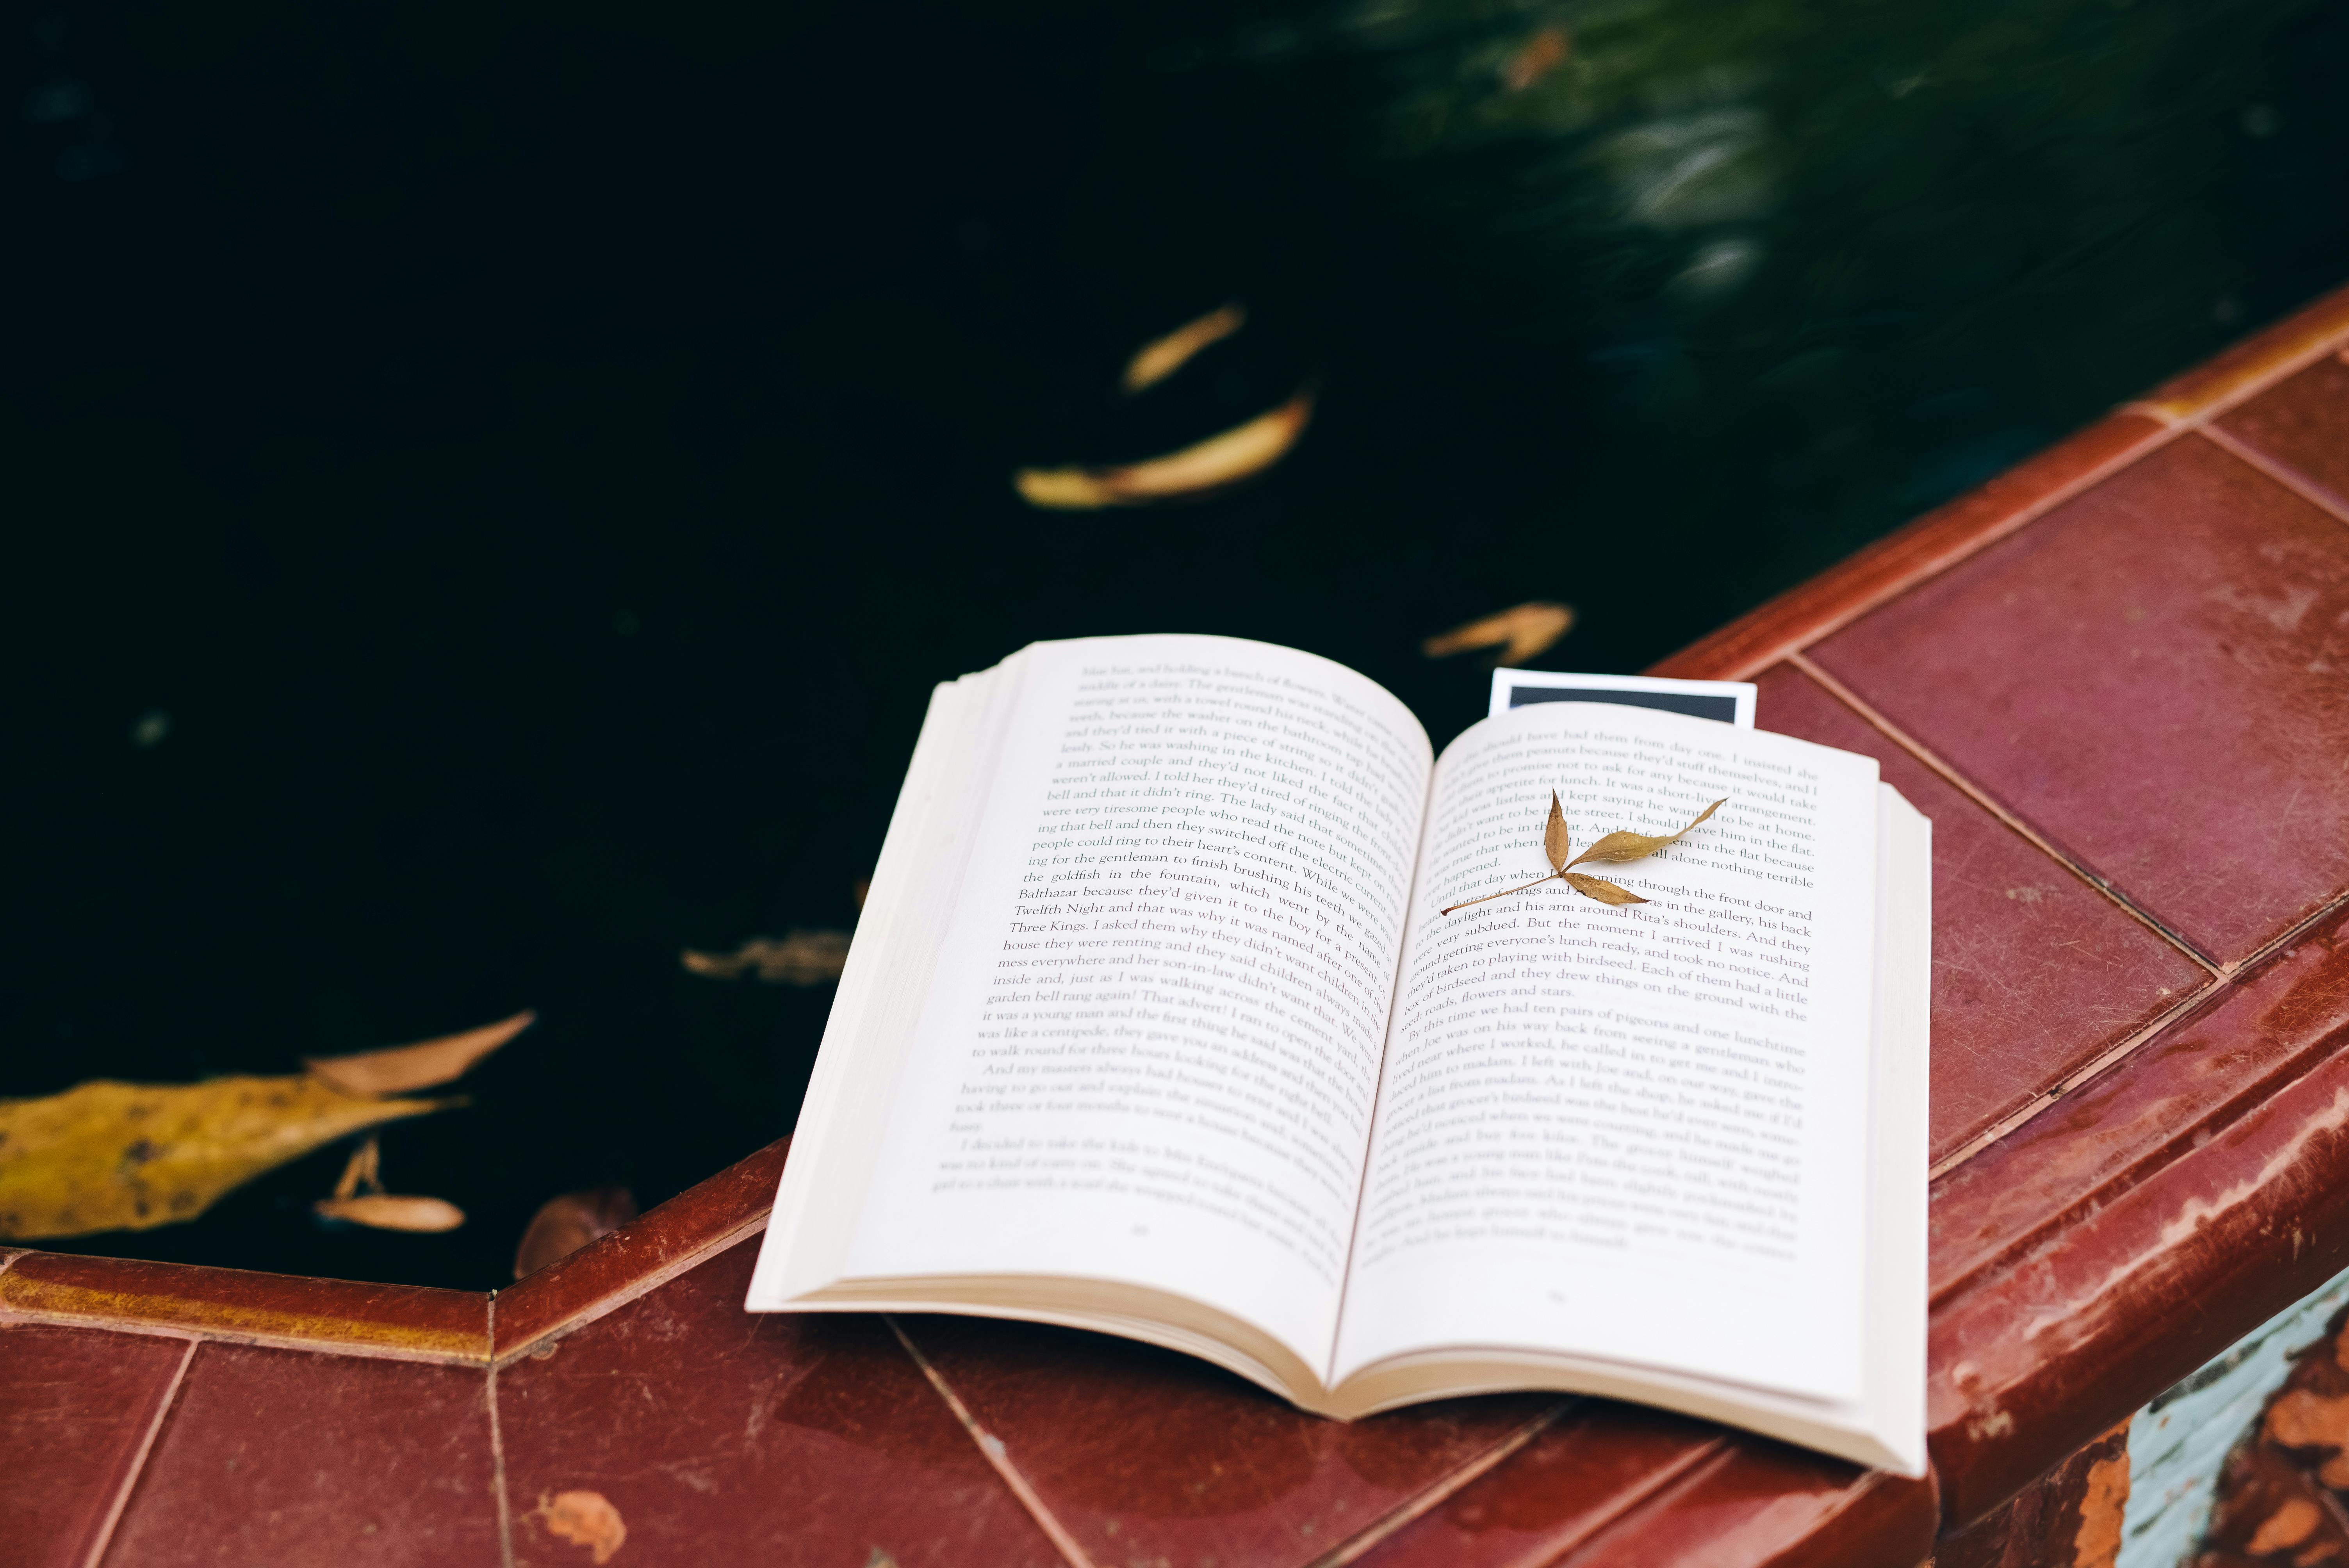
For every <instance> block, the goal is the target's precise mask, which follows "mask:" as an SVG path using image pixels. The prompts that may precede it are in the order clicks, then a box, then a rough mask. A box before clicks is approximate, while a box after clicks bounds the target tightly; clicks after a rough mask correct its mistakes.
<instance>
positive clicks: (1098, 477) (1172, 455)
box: [1012, 392, 1313, 511]
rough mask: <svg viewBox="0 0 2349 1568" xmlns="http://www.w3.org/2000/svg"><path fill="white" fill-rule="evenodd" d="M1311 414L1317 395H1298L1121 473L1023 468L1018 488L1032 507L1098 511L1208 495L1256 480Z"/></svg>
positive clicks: (1285, 449)
mask: <svg viewBox="0 0 2349 1568" xmlns="http://www.w3.org/2000/svg"><path fill="white" fill-rule="evenodd" d="M1312 417H1313V395H1312V394H1311V393H1309V392H1299V394H1298V395H1297V396H1296V397H1292V398H1290V399H1289V400H1288V402H1286V403H1284V404H1282V405H1281V406H1280V407H1278V408H1275V409H1273V410H1272V411H1270V412H1269V413H1266V414H1259V415H1257V417H1256V418H1253V419H1250V420H1249V421H1248V422H1247V424H1245V425H1237V426H1234V427H1233V428H1231V429H1228V430H1226V431H1224V432H1223V433H1222V434H1221V435H1216V436H1210V437H1208V438H1206V440H1204V441H1201V442H1200V443H1199V444H1198V445H1196V446H1193V447H1185V448H1184V449H1182V450H1181V451H1179V452H1169V453H1168V454H1167V455H1166V456H1164V457H1163V458H1150V459H1145V460H1144V461H1142V462H1138V463H1129V464H1126V465H1125V466H1123V467H1122V468H1107V469H1084V468H1072V469H1020V470H1019V472H1018V473H1016V474H1014V475H1013V476H1012V484H1013V486H1014V487H1015V488H1016V489H1017V490H1019V493H1020V495H1021V496H1023V497H1024V498H1026V500H1027V501H1028V504H1029V505H1030V506H1037V507H1042V508H1044V509H1046V510H1047V511H1100V510H1101V509H1102V508H1103V507H1112V506H1144V505H1147V504H1149V503H1150V502H1152V501H1162V500H1182V499H1184V498H1186V497H1190V496H1200V495H1206V494H1208V493H1210V492H1212V491H1215V490H1222V489H1224V488H1225V487H1226V486H1227V485H1234V484H1237V483H1238V482H1239V481H1241V480H1246V479H1251V478H1253V477H1255V476H1256V475H1257V474H1260V473H1262V472H1263V471H1264V470H1265V469H1268V468H1270V467H1272V465H1273V464H1275V463H1277V462H1278V461H1279V460H1280V459H1282V458H1284V457H1286V456H1288V449H1290V448H1291V447H1294V446H1295V445H1296V444H1297V439H1298V438H1299V436H1302V435H1303V434H1304V433H1305V427H1306V424H1307V422H1308V421H1309V420H1310V419H1311V418H1312Z"/></svg>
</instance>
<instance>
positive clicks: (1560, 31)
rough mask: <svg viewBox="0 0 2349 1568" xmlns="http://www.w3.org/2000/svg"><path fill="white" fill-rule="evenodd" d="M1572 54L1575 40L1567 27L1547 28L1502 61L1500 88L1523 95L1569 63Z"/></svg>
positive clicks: (1527, 40) (1528, 39)
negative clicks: (1567, 61) (1569, 35)
mask: <svg viewBox="0 0 2349 1568" xmlns="http://www.w3.org/2000/svg"><path fill="white" fill-rule="evenodd" d="M1572 53H1574V40H1573V39H1572V38H1570V37H1568V36H1567V31H1566V29H1565V28H1563V27H1544V28H1543V29H1542V30H1541V31H1540V32H1538V33H1536V34H1535V35H1534V36H1532V37H1530V38H1527V39H1526V41H1525V42H1524V43H1522V44H1520V45H1518V46H1517V47H1516V49H1515V50H1514V51H1512V52H1511V53H1510V55H1509V57H1508V58H1507V59H1506V60H1504V61H1502V62H1501V85H1502V86H1503V87H1505V88H1507V89H1508V90H1509V91H1511V92H1513V93H1521V92H1523V91H1525V90H1526V88H1529V87H1531V86H1533V85H1534V84H1535V83H1536V82H1537V81H1539V80H1541V79H1542V78H1543V77H1546V76H1547V75H1549V74H1550V72H1552V71H1554V70H1556V69H1557V68H1558V67H1560V66H1562V65H1564V64H1566V60H1567V57H1568V56H1569V55H1571V54H1572Z"/></svg>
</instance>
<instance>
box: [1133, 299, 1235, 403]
mask: <svg viewBox="0 0 2349 1568" xmlns="http://www.w3.org/2000/svg"><path fill="white" fill-rule="evenodd" d="M1246 325H1247V311H1246V310H1245V309H1244V308H1242V307H1241V306H1239V305H1237V304H1227V305H1225V306H1223V307H1221V308H1220V309H1217V310H1211V311H1209V312H1208V313H1207V314H1206V315H1203V316H1201V317H1199V318H1198V319H1197V320H1196V321H1186V322H1185V323H1184V324H1183V325H1181V326H1178V327H1176V328H1175V329H1174V331H1172V332H1170V333H1168V334H1167V335H1165V336H1164V337H1161V338H1156V339H1154V340H1153V341H1151V342H1149V343H1145V344H1143V346H1142V347H1141V348H1139V349H1138V350H1136V351H1135V353H1134V356H1133V358H1132V359H1130V360H1128V361H1127V362H1126V366H1125V374H1124V376H1123V377H1120V383H1121V385H1123V387H1125V389H1126V390H1127V391H1128V392H1140V391H1142V390H1143V389H1144V388H1145V387H1155V386H1156V385H1158V383H1160V382H1161V381H1164V380H1165V379H1166V378H1167V377H1169V376H1172V375H1174V372H1176V371H1177V370H1180V369H1182V368H1183V366H1185V365H1186V364H1188V363H1190V360H1191V356H1193V355H1195V354H1196V353H1198V352H1199V351H1200V350H1201V349H1203V348H1205V347H1206V346H1208V345H1209V344H1211V343H1221V342H1222V341H1223V340H1224V339H1225V338H1226V337H1229V336H1230V335H1232V334H1234V333H1236V332H1237V331H1238V330H1239V329H1240V328H1241V327H1243V326H1246Z"/></svg>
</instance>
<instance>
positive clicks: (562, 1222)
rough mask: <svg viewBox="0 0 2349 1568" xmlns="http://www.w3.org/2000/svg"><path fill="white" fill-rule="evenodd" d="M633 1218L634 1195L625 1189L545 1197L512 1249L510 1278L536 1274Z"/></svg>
mask: <svg viewBox="0 0 2349 1568" xmlns="http://www.w3.org/2000/svg"><path fill="white" fill-rule="evenodd" d="M635 1218H636V1196H635V1194H633V1193H631V1192H630V1191H628V1190H627V1189H626V1187H595V1188H591V1189H589V1190H588V1191H584V1192H565V1193H564V1194H563V1195H562V1196H561V1197H559V1198H549V1199H548V1200H547V1201H546V1202H544V1203H543V1204H542V1205H540V1207H539V1211H538V1212H537V1213H536V1214H533V1216H531V1222H530V1228H529V1229H528V1230H526V1231H524V1232H523V1233H522V1244H521V1245H520V1246H518V1247H516V1248H515V1249H514V1265H513V1270H514V1278H516V1279H520V1278H522V1277H523V1275H524V1274H536V1273H537V1272H538V1271H539V1270H541V1269H543V1268H544V1267H545V1266H546V1265H547V1264H551V1263H553V1262H554V1260H555V1259H557V1258H563V1257H568V1256H570V1255H571V1254H572V1253H575V1252H577V1251H578V1250H579V1249H580V1248H582V1247H584V1246H585V1245H586V1244H587V1243H590V1242H592V1241H595V1239H596V1238H597V1237H599V1236H608V1235H610V1234H611V1233H613V1232H614V1231H616V1230H618V1229H619V1228H620V1227H621V1226H622V1225H625V1224H626V1223H627V1222H629V1221H630V1220H633V1219H635Z"/></svg>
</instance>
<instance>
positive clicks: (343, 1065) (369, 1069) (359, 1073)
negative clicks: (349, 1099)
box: [302, 1009, 538, 1094]
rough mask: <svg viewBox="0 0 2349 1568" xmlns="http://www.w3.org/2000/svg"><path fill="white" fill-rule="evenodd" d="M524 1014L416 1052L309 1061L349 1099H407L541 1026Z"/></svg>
mask: <svg viewBox="0 0 2349 1568" xmlns="http://www.w3.org/2000/svg"><path fill="white" fill-rule="evenodd" d="M537 1018H538V1015H537V1014H536V1013H533V1012H530V1011H528V1010H527V1009H525V1010H524V1011H523V1012H520V1013H516V1014H515V1015H514V1016H512V1017H511V1018H507V1019H504V1020H502V1021H501V1022H499V1023H495V1024H489V1025H485V1026H482V1027H481V1028H478V1029H467V1030H465V1031H464V1032H463V1033H462V1034H457V1035H444V1036H442V1037H440V1038H439V1039H437V1040H425V1041H422V1042H420V1043H419V1044H417V1045H413V1046H393V1047H388V1048H387V1049H384V1050H380V1051H359V1052H357V1053H356V1054H354V1055H351V1056H347V1057H303V1058H302V1065H303V1066H304V1067H305V1068H309V1069H310V1076H311V1077H313V1078H320V1079H323V1080H324V1081H325V1082H326V1083H328V1084H331V1085H332V1086H333V1087H335V1088H338V1089H341V1090H342V1091H343V1092H344V1093H345V1094H405V1093H407V1092H408V1091H409V1089H415V1088H431V1087H432V1086H433V1085H434V1084H440V1083H448V1082H449V1081H450V1080H451V1079H453V1078H461V1077H463V1076H464V1074H465V1073H466V1071H467V1070H468V1069H469V1068H471V1067H472V1065H473V1064H474V1063H475V1062H477V1061H480V1060H481V1058H482V1057H486V1056H488V1055H489V1054H490V1053H491V1052H492V1051H494V1050H496V1049H497V1048H498V1047H500V1046H502V1045H504V1044H505V1043H506V1042H507V1041H508V1040H511V1039H512V1038H513V1037H515V1036H516V1035H519V1034H521V1033H522V1032H523V1030H524V1029H527V1028H529V1027H530V1026H531V1025H532V1024H533V1023H534V1022H536V1021H537Z"/></svg>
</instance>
